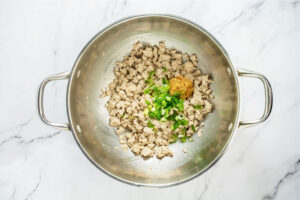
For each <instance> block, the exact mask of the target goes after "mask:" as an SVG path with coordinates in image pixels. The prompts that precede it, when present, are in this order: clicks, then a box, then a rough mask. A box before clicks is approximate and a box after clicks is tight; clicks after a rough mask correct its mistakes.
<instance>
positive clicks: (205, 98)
mask: <svg viewBox="0 0 300 200" xmlns="http://www.w3.org/2000/svg"><path fill="white" fill-rule="evenodd" d="M153 70H154V71H155V72H156V73H155V74H153V77H152V78H153V80H154V83H155V84H158V83H161V81H162V79H163V78H167V79H169V80H170V93H171V94H174V93H175V92H180V93H181V98H182V99H185V100H184V112H183V113H182V115H183V116H184V117H185V119H187V120H188V122H189V124H190V125H193V126H194V127H195V130H196V131H197V134H198V136H199V137H200V136H201V134H202V130H201V129H198V126H199V124H200V127H203V126H204V124H203V123H200V122H201V121H202V120H203V119H204V117H205V116H206V115H207V114H208V113H210V112H211V111H212V108H213V105H212V104H211V102H210V101H209V99H211V97H213V95H212V94H211V93H212V90H211V89H209V84H210V83H212V79H211V78H210V76H209V75H202V73H201V70H200V69H199V68H198V58H197V56H196V55H195V54H193V55H191V56H189V55H188V54H187V53H185V54H182V53H181V52H179V51H177V50H176V49H168V48H166V46H165V43H164V42H159V45H158V46H150V45H143V44H142V43H141V42H137V43H135V44H134V45H133V49H132V50H131V52H130V54H129V55H127V56H125V57H124V59H123V60H122V61H121V62H117V63H116V67H115V68H114V70H113V71H114V75H115V79H114V80H113V82H111V83H110V84H109V86H108V89H107V90H106V91H104V92H102V95H101V97H104V96H109V95H110V99H109V101H108V102H107V103H106V104H105V106H106V108H107V110H108V113H109V117H110V120H109V124H110V126H113V127H116V134H117V135H118V139H119V143H120V144H121V148H122V149H123V150H124V151H125V150H127V149H128V148H129V149H130V150H131V151H132V152H133V153H134V154H136V155H140V156H142V157H144V158H147V157H153V156H154V155H155V156H156V157H157V158H160V159H161V158H163V157H165V156H173V152H172V151H171V150H170V149H169V147H168V146H169V143H170V142H172V134H173V133H176V134H181V131H182V129H180V128H178V129H176V130H175V131H172V130H171V127H172V122H171V121H165V122H161V121H158V120H151V121H152V123H153V125H154V126H155V130H154V129H153V128H149V127H148V124H147V122H148V121H149V116H147V115H144V112H143V111H144V109H145V108H146V107H147V105H146V103H145V100H148V101H151V97H150V95H149V94H144V89H145V88H146V86H147V85H146V83H145V82H146V80H147V79H148V76H149V73H150V72H151V71H153ZM188 97H190V98H188ZM195 105H197V106H199V105H201V107H202V109H200V110H196V109H195V108H194V107H193V106H195ZM173 112H174V111H173V110H171V111H170V113H169V114H170V115H172V114H173ZM194 133H195V131H193V130H192V129H191V128H188V129H187V130H186V135H187V136H188V137H191V136H192V135H193V134H194ZM114 149H115V150H117V149H118V148H117V147H115V148H114ZM183 152H184V153H186V152H187V149H183Z"/></svg>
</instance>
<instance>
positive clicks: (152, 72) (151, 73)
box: [149, 70, 155, 78]
mask: <svg viewBox="0 0 300 200" xmlns="http://www.w3.org/2000/svg"><path fill="white" fill-rule="evenodd" d="M154 73H155V71H154V70H153V71H151V72H149V77H151V78H152V76H153V74H154Z"/></svg>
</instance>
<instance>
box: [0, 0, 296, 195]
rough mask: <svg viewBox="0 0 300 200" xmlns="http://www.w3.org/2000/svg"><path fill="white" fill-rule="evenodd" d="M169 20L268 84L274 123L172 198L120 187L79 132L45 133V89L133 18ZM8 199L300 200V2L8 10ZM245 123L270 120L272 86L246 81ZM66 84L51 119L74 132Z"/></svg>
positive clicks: (29, 5) (4, 84)
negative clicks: (102, 35)
mask: <svg viewBox="0 0 300 200" xmlns="http://www.w3.org/2000/svg"><path fill="white" fill-rule="evenodd" d="M143 13H169V14H174V15H178V16H182V17H185V18H188V19H190V20H192V21H194V22H196V23H198V24H200V25H201V26H203V27H204V28H206V29H207V30H208V31H210V32H211V33H212V34H213V35H214V36H215V37H216V38H217V39H218V40H219V41H220V42H221V43H222V44H223V46H224V47H225V48H226V49H227V51H228V53H229V55H230V57H231V59H232V62H233V64H234V66H235V67H236V68H238V67H242V68H245V69H249V70H253V71H257V72H260V73H262V74H264V75H266V76H267V77H268V78H269V80H270V82H271V84H272V86H273V91H274V107H273V112H272V114H271V117H270V118H269V120H268V121H267V122H266V123H264V124H262V125H259V126H257V127H253V128H248V129H244V130H239V131H238V132H237V134H236V137H235V138H234V140H233V142H232V144H231V146H230V148H229V149H228V151H227V152H226V154H225V155H224V157H222V159H221V160H220V161H219V162H218V163H217V164H216V165H215V166H214V167H213V168H212V169H210V170H209V171H208V172H206V173H205V174H203V175H202V176H200V177H198V178H196V179H193V180H192V181H189V182H187V183H184V184H181V185H178V186H174V187H169V188H145V187H135V186H131V185H127V184H124V183H121V182H119V181H116V180H114V179H112V178H111V177H109V176H107V175H105V174H104V173H102V172H101V171H99V170H98V169H97V168H95V167H94V166H93V165H92V164H91V163H90V162H89V161H88V160H87V159H86V158H85V156H84V155H83V154H82V153H81V151H80V150H79V148H78V146H77V145H76V142H75V140H74V138H73V136H72V135H71V133H70V132H59V131H57V130H55V129H53V128H51V127H48V126H46V125H44V124H43V123H42V122H41V120H40V119H39V117H38V115H37V101H36V97H37V89H38V86H39V84H40V83H41V81H42V80H43V79H44V78H45V77H46V76H48V75H51V74H55V73H58V72H62V71H67V70H70V69H71V66H72V64H73V62H74V60H75V59H76V56H77V55H78V53H79V52H80V50H81V49H82V47H83V46H84V45H85V43H86V42H87V41H88V40H89V39H90V38H91V37H92V36H94V35H95V34H96V33H97V32H98V31H99V30H101V29H102V28H104V27H105V26H107V25H108V24H110V23H112V22H114V21H116V20H119V19H121V18H123V17H126V16H130V15H136V14H143ZM0 27H1V29H0V61H1V64H0V97H1V98H0V110H1V117H0V199H1V200H5V199H39V200H40V199H64V200H65V199H72V200H73V199H107V200H110V199H149V200H150V199H151V200H152V199H209V200H216V199H223V200H235V199H243V200H247V199H249V200H253V199H262V200H269V199H300V192H299V190H300V172H299V168H300V138H299V123H300V120H299V102H300V101H299V93H300V89H299V85H300V84H299V78H300V77H299V68H300V56H299V53H300V1H299V0H297V1H294V0H292V1H289V0H286V1H274V0H255V1H232V0H229V1H188V0H185V1H179V0H178V1H170V0H163V1H158V0H157V1H156V0H152V1H146V0H145V1H139V0H136V1H130V0H125V1H116V0H110V1H109V0H107V1H90V2H88V1H47V0H46V1H0ZM241 88H242V102H243V107H242V116H241V118H242V119H254V118H257V117H258V116H259V115H260V114H261V113H262V110H263V101H264V98H263V89H262V85H261V84H260V83H259V82H258V81H256V80H252V79H248V78H243V79H241ZM65 89H66V81H60V82H55V83H51V84H50V86H49V87H47V92H46V102H45V104H46V112H47V115H48V116H49V118H50V119H52V120H55V121H59V122H60V121H61V122H64V121H66V120H67V117H66V110H65Z"/></svg>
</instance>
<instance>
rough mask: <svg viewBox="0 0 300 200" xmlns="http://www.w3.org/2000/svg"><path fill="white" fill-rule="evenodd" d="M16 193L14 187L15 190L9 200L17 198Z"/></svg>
mask: <svg viewBox="0 0 300 200" xmlns="http://www.w3.org/2000/svg"><path fill="white" fill-rule="evenodd" d="M15 195H16V187H14V191H13V193H12V195H11V197H10V198H9V200H13V199H15Z"/></svg>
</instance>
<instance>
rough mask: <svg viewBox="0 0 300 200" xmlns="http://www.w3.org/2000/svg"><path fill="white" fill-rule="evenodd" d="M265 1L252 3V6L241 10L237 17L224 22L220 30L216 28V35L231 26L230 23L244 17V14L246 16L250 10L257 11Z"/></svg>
mask: <svg viewBox="0 0 300 200" xmlns="http://www.w3.org/2000/svg"><path fill="white" fill-rule="evenodd" d="M265 1H266V0H263V1H259V2H257V3H254V4H252V5H250V6H249V7H247V8H245V9H243V10H242V11H241V12H240V13H239V14H238V15H237V16H235V17H233V18H232V19H230V20H229V21H227V22H225V23H224V24H222V25H221V26H220V28H218V30H217V33H221V32H222V31H223V30H224V29H225V28H226V27H228V26H229V25H231V24H232V23H234V22H235V21H237V20H238V19H240V18H241V17H242V16H244V15H245V14H247V13H248V12H249V11H250V12H251V11H252V10H254V11H257V10H258V9H259V8H260V7H261V6H262V5H263V4H264V3H265ZM255 14H256V13H253V14H252V15H251V16H250V17H249V19H251V18H252V17H253V16H254V15H255Z"/></svg>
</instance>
